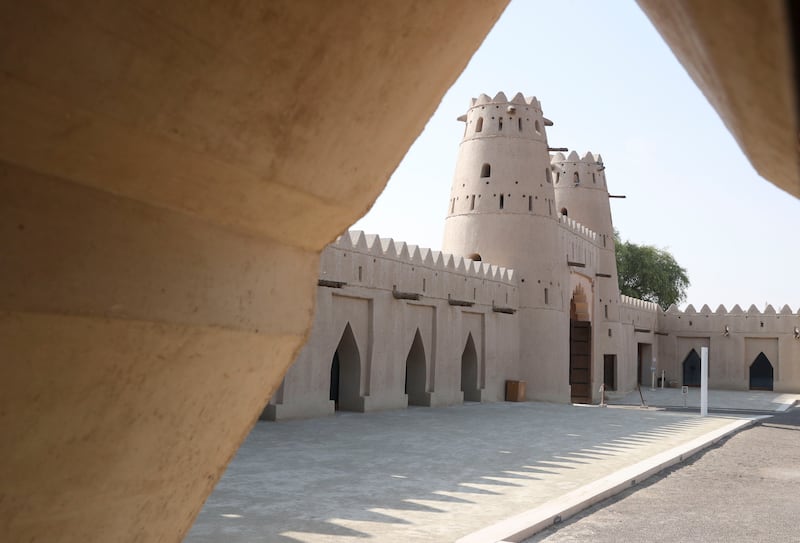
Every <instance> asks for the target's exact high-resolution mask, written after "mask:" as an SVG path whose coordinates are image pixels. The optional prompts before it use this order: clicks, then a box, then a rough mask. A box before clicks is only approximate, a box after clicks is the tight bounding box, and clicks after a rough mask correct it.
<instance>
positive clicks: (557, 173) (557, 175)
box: [556, 172, 561, 185]
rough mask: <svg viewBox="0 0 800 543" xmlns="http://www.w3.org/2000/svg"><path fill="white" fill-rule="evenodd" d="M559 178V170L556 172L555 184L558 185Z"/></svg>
mask: <svg viewBox="0 0 800 543" xmlns="http://www.w3.org/2000/svg"><path fill="white" fill-rule="evenodd" d="M560 179H561V172H556V185H558V181H559V180H560Z"/></svg>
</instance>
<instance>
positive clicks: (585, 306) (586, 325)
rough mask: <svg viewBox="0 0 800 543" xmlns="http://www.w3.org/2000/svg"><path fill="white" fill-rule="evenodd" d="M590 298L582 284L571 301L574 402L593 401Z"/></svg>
mask: <svg viewBox="0 0 800 543" xmlns="http://www.w3.org/2000/svg"><path fill="white" fill-rule="evenodd" d="M589 315H590V314H589V300H588V297H587V296H586V292H585V291H584V290H583V287H582V286H581V285H578V286H577V287H575V291H574V292H573V293H572V299H571V300H570V302H569V386H570V391H571V392H570V399H571V401H572V403H591V401H592V370H591V362H592V323H591V321H590V320H589V318H590V316H589Z"/></svg>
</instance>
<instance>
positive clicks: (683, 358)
mask: <svg viewBox="0 0 800 543" xmlns="http://www.w3.org/2000/svg"><path fill="white" fill-rule="evenodd" d="M458 120H459V121H462V122H464V124H465V130H464V136H463V139H462V141H461V145H460V148H459V154H458V158H457V161H456V167H455V174H454V176H453V182H452V188H451V194H450V200H449V201H448V202H447V217H446V222H445V234H444V240H443V244H442V251H435V250H431V249H425V248H420V247H417V246H415V245H410V244H407V243H404V242H397V241H394V240H393V239H391V238H381V237H379V236H377V235H371V234H364V233H363V232H356V231H347V232H345V233H344V234H343V235H342V236H340V237H339V238H338V239H337V240H336V241H335V242H334V243H332V244H330V245H329V246H328V247H327V248H325V250H324V251H323V253H322V256H321V260H320V275H319V282H318V287H317V296H316V313H315V318H314V323H313V327H312V331H311V333H310V337H309V339H308V342H307V343H306V345H305V347H304V348H303V349H302V350H301V352H300V353H299V356H298V357H297V359H296V361H295V363H294V364H293V365H292V367H291V368H290V369H289V371H288V372H287V374H286V376H285V377H284V379H283V382H282V383H281V385H280V387H279V388H278V390H277V391H276V393H275V394H274V395H273V397H272V399H271V400H270V402H269V404H268V405H267V407H266V409H265V410H264V412H263V414H262V418H265V419H269V420H280V419H287V418H296V417H312V416H320V415H327V414H331V413H333V412H335V410H337V409H341V410H349V411H371V410H378V409H396V408H404V407H407V406H408V405H424V406H441V405H452V404H457V403H461V402H464V401H477V402H486V401H489V402H492V401H502V400H504V399H507V398H509V396H513V398H512V399H528V400H544V401H553V402H576V403H597V402H598V401H599V400H600V389H601V385H605V387H604V388H605V389H606V390H608V391H617V392H620V393H623V392H626V391H631V390H633V389H635V388H636V386H637V383H644V384H650V382H651V372H652V371H653V370H655V372H656V373H657V375H659V376H661V375H662V374H663V375H664V376H665V379H666V384H668V385H669V386H680V385H688V386H697V385H699V379H700V377H699V366H700V363H699V353H700V350H701V348H702V347H707V348H709V384H710V386H711V387H714V388H721V389H732V390H748V389H767V390H776V391H784V392H800V314H798V313H797V312H793V311H792V309H791V308H790V307H789V306H783V307H782V308H781V309H780V310H779V311H776V309H775V308H773V307H772V306H769V305H768V306H767V307H766V308H765V309H764V311H759V310H758V309H757V308H756V307H755V306H750V307H749V309H748V310H747V311H744V310H742V308H741V307H739V306H738V305H736V306H734V307H733V308H732V309H730V310H728V309H726V308H725V307H724V306H720V307H718V308H717V309H716V310H715V311H712V310H711V309H710V308H709V307H708V306H707V305H704V306H703V307H702V308H701V309H700V311H699V312H698V311H697V310H695V308H694V307H693V306H692V305H689V306H688V307H687V308H686V309H685V310H684V311H680V310H679V309H678V308H677V307H675V306H672V307H670V308H669V309H667V310H666V311H664V310H662V308H660V307H659V306H658V305H657V304H654V303H651V302H645V301H642V300H638V299H634V298H630V297H627V296H624V295H621V294H620V291H619V287H618V278H617V269H616V258H615V247H614V228H613V224H612V217H611V209H610V205H609V192H608V185H607V180H606V168H605V164H604V163H603V159H602V157H601V156H600V155H594V154H592V153H586V154H584V155H583V156H579V155H578V154H577V153H576V152H575V151H572V152H570V153H569V154H568V155H564V154H563V153H562V152H557V151H558V150H555V149H552V148H550V147H549V145H548V142H547V133H546V127H547V126H551V125H552V124H553V123H552V122H551V121H550V120H549V119H547V118H546V117H544V115H543V112H542V108H541V104H540V103H539V101H538V100H537V99H536V98H533V97H525V96H523V95H522V94H520V93H517V94H516V95H515V96H513V97H512V98H511V99H509V98H507V97H506V95H505V94H503V93H502V92H501V93H498V94H497V95H496V96H495V97H494V98H491V97H489V96H487V95H485V94H481V95H480V96H479V97H478V98H473V99H472V100H471V102H470V105H469V108H468V110H467V112H466V114H464V115H462V116H461V117H459V119H458ZM662 372H663V373H662Z"/></svg>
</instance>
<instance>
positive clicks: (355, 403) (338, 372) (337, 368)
mask: <svg viewBox="0 0 800 543" xmlns="http://www.w3.org/2000/svg"><path fill="white" fill-rule="evenodd" d="M330 399H331V400H332V401H333V402H335V403H334V405H335V407H336V410H337V411H338V410H342V411H361V356H360V354H359V352H358V344H357V343H356V338H355V336H354V335H353V329H352V328H351V327H350V323H349V322H348V323H347V325H346V326H345V327H344V332H342V338H341V339H340V340H339V345H337V347H336V351H335V352H334V353H333V360H332V361H331V383H330Z"/></svg>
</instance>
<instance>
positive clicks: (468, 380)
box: [461, 333, 481, 402]
mask: <svg viewBox="0 0 800 543" xmlns="http://www.w3.org/2000/svg"><path fill="white" fill-rule="evenodd" d="M461 391H462V392H463V393H464V401H465V402H479V401H481V391H480V389H479V388H478V353H477V352H476V351H475V342H474V341H473V340H472V333H470V334H468V335H467V344H466V345H465V346H464V352H463V354H462V355H461Z"/></svg>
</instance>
